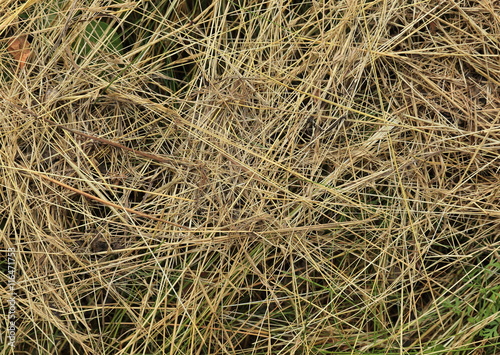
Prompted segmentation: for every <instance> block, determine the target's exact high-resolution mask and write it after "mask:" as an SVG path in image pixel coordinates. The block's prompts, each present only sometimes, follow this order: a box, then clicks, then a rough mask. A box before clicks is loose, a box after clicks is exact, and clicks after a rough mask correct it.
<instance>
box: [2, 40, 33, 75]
mask: <svg viewBox="0 0 500 355" xmlns="http://www.w3.org/2000/svg"><path fill="white" fill-rule="evenodd" d="M7 50H8V51H9V53H10V54H11V55H12V56H13V57H14V59H15V60H17V61H18V63H19V68H20V69H22V68H23V67H24V65H25V64H26V60H27V59H28V57H29V56H30V54H31V49H30V42H29V41H28V36H26V35H22V36H19V37H17V38H14V39H13V40H11V41H10V42H9V46H8V47H7Z"/></svg>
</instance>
